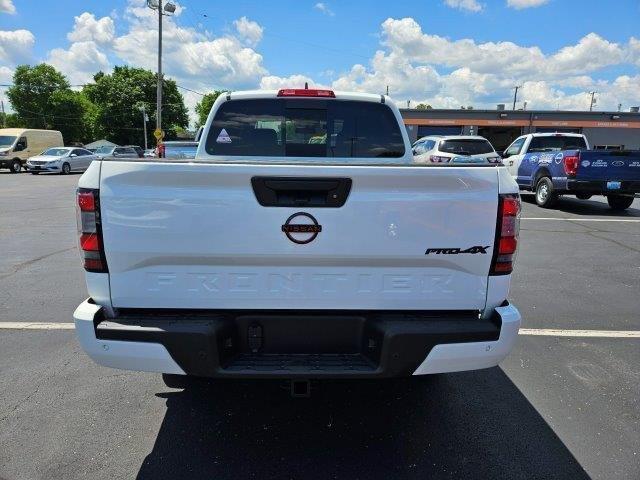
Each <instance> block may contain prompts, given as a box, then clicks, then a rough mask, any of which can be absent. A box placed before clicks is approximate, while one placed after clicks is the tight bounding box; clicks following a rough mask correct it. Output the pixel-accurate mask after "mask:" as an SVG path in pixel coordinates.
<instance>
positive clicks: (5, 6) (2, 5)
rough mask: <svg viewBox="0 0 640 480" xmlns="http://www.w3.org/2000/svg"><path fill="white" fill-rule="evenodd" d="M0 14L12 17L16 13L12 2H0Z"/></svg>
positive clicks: (1, 0) (0, 0)
mask: <svg viewBox="0 0 640 480" xmlns="http://www.w3.org/2000/svg"><path fill="white" fill-rule="evenodd" d="M0 13H8V14H9V15H14V14H15V13H16V7H15V5H14V4H13V0H0Z"/></svg>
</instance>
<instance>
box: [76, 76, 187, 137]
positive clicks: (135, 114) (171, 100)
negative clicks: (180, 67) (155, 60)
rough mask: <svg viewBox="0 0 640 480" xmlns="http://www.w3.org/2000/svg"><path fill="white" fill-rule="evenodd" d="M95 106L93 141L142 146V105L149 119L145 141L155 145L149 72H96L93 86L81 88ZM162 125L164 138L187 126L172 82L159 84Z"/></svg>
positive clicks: (153, 91)
mask: <svg viewBox="0 0 640 480" xmlns="http://www.w3.org/2000/svg"><path fill="white" fill-rule="evenodd" d="M83 93H84V94H85V95H86V97H87V98H88V99H89V100H90V101H91V102H92V103H93V104H94V105H95V108H96V110H95V128H94V135H95V137H96V138H107V139H109V140H111V141H112V142H115V143H117V144H120V145H128V144H134V145H144V137H143V125H142V112H141V108H142V107H143V106H144V108H145V109H146V112H147V115H149V119H150V120H151V122H150V124H148V125H147V134H148V141H149V142H150V144H151V145H153V144H155V139H154V138H153V136H152V134H153V130H154V126H155V110H156V75H155V74H154V73H153V72H150V71H149V70H144V69H142V68H132V67H115V68H114V70H113V73H111V74H104V73H103V72H98V73H97V74H96V75H95V76H94V83H92V84H89V85H86V86H85V87H84V89H83ZM162 103H163V106H162V126H163V130H164V131H165V133H166V136H165V139H171V138H174V137H175V129H176V128H177V127H183V128H186V127H187V126H188V124H189V116H188V111H187V108H186V107H185V105H184V100H183V98H182V95H181V94H180V92H179V91H178V87H177V85H176V82H175V81H173V80H167V79H166V78H165V80H164V82H163V101H162Z"/></svg>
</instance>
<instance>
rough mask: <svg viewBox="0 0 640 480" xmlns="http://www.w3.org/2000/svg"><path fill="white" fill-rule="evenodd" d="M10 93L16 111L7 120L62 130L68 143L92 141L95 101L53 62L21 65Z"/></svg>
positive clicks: (28, 125) (23, 124)
mask: <svg viewBox="0 0 640 480" xmlns="http://www.w3.org/2000/svg"><path fill="white" fill-rule="evenodd" d="M7 97H9V101H10V102H11V106H12V108H13V110H14V111H15V112H16V113H15V117H14V118H11V117H8V118H7V124H9V121H11V122H12V123H13V124H14V126H21V127H26V128H46V129H51V130H60V131H61V132H62V138H63V139H64V141H65V142H66V143H75V142H88V141H91V139H92V133H93V132H92V131H93V123H92V117H91V112H92V111H93V110H95V109H94V108H93V105H92V104H91V102H89V100H87V98H86V97H84V95H82V93H80V92H76V91H73V90H71V88H70V87H69V82H67V79H66V78H65V76H64V75H62V74H61V73H60V72H58V71H57V70H56V69H55V68H54V67H52V66H51V65H48V64H46V63H41V64H40V65H36V66H33V67H32V66H29V65H20V66H18V67H17V68H16V71H15V73H14V75H13V86H11V87H10V88H9V89H8V90H7Z"/></svg>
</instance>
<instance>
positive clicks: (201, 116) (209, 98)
mask: <svg viewBox="0 0 640 480" xmlns="http://www.w3.org/2000/svg"><path fill="white" fill-rule="evenodd" d="M223 93H225V91H224V90H215V91H213V92H211V93H207V94H205V96H204V97H202V100H200V101H199V102H198V103H197V104H196V115H198V120H197V121H196V128H198V127H200V126H202V125H204V124H205V123H206V121H207V117H208V116H209V112H210V111H211V107H212V106H213V104H214V102H215V101H216V99H217V98H218V97H219V96H220V95H221V94H223Z"/></svg>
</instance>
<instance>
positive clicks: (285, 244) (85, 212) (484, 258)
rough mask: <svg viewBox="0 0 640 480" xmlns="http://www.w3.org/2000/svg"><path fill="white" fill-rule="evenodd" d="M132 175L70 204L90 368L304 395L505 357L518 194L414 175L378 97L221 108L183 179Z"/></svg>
mask: <svg viewBox="0 0 640 480" xmlns="http://www.w3.org/2000/svg"><path fill="white" fill-rule="evenodd" d="M301 104H302V105H305V108H297V107H299V106H300V105H301ZM283 125H286V128H281V127H282V126H283ZM323 137H324V140H320V139H321V138H323ZM312 138H313V139H318V140H317V141H313V142H311V141H310V140H311V139H312ZM247 159H250V161H247ZM132 167H133V166H132V165H131V162H128V161H120V162H109V161H104V162H102V161H97V162H94V164H93V165H92V167H91V168H90V169H89V171H87V172H86V173H85V174H84V175H83V176H82V178H81V179H80V182H79V187H80V188H79V190H78V193H77V195H78V197H77V202H78V206H79V209H80V210H81V212H82V215H81V216H80V218H81V232H82V233H81V237H80V246H81V252H82V258H83V261H84V268H85V270H86V272H87V274H86V275H87V287H88V290H89V295H90V297H91V298H90V299H88V300H87V301H85V302H83V303H82V304H80V306H79V307H78V308H77V309H76V311H75V313H74V314H73V316H74V320H75V327H76V328H75V332H76V335H77V336H78V339H79V341H80V345H81V346H82V348H83V349H84V350H85V351H86V352H87V353H88V354H89V356H90V357H91V358H93V359H94V360H95V361H96V362H97V363H99V364H102V365H105V366H109V367H115V368H123V369H129V370H143V371H148V372H162V373H165V374H167V375H164V377H163V378H164V380H165V382H166V383H167V385H169V386H172V387H179V386H185V383H184V382H185V376H184V375H185V374H186V375H193V376H200V377H218V378H225V377H226V378H240V377H244V378H253V379H258V378H287V379H290V380H292V381H295V380H296V379H299V380H301V382H300V383H299V384H292V388H294V387H295V386H296V385H301V388H302V389H303V390H304V385H307V386H308V381H306V380H305V379H310V378H343V379H357V378H384V377H399V376H411V375H423V374H431V373H441V372H453V371H460V370H473V369H478V368H486V367H491V366H494V365H496V364H497V363H498V362H500V361H501V360H502V359H503V358H504V357H505V356H506V355H507V354H508V353H509V351H510V350H511V348H512V347H513V345H514V343H515V341H516V338H517V337H518V329H519V326H520V314H519V313H518V310H517V309H516V308H515V307H514V306H513V305H512V304H510V303H509V301H508V300H507V296H508V293H509V284H510V280H511V272H512V269H513V261H514V255H515V252H516V247H517V243H518V226H519V221H518V217H519V212H520V197H519V195H518V186H517V185H516V183H515V182H514V180H513V178H512V177H511V176H510V175H509V174H508V172H507V170H506V169H505V168H502V167H498V166H497V165H487V164H482V165H474V164H469V165H465V164H461V165H459V166H456V167H455V168H425V167H423V166H421V165H416V163H415V162H414V160H413V155H412V152H411V145H410V143H409V138H408V136H407V132H406V130H405V128H404V125H403V122H402V117H401V116H400V111H399V110H398V108H397V107H396V106H395V105H394V104H393V102H392V101H391V100H390V99H389V98H388V97H385V96H380V95H373V94H370V95H368V94H363V93H340V92H333V91H329V90H311V89H305V90H293V89H292V90H281V91H279V92H272V91H260V92H256V91H253V92H234V93H230V94H227V95H222V96H220V97H218V99H217V100H216V102H215V104H214V106H213V110H212V113H211V115H210V116H209V119H208V120H207V123H206V125H205V127H204V130H203V134H202V140H201V141H200V145H199V147H198V152H197V156H196V161H195V162H191V163H180V164H174V163H171V162H166V161H163V160H162V159H158V160H148V161H145V162H136V164H135V168H132ZM239 260H240V261H239ZM305 381H306V383H304V382H305Z"/></svg>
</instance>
